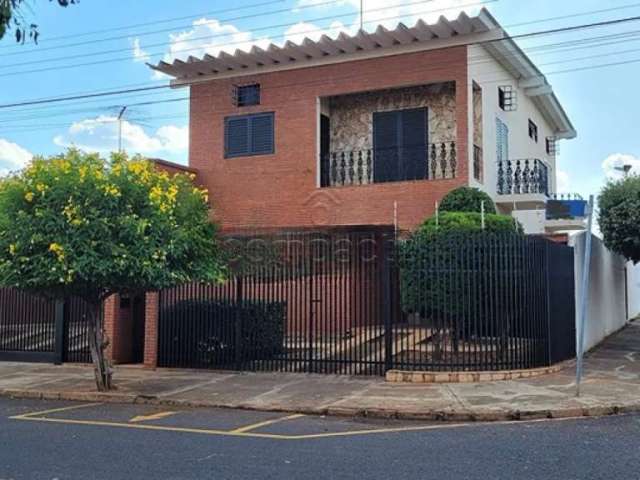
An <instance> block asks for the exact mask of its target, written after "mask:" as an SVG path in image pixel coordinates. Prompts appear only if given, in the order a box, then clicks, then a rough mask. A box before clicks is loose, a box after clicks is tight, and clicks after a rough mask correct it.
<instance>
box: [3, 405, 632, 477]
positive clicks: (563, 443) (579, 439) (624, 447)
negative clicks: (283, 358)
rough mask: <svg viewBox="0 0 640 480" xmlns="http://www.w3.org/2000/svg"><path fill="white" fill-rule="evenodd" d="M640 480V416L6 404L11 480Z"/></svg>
mask: <svg viewBox="0 0 640 480" xmlns="http://www.w3.org/2000/svg"><path fill="white" fill-rule="evenodd" d="M254 478H259V479H272V478H273V479H302V478H315V479H322V478H331V479H339V478H358V479H359V478H363V479H392V478H393V479H412V480H416V479H431V478H434V479H438V480H445V479H474V478H479V479H483V480H489V479H518V480H525V479H536V480H539V479H561V480H570V479H581V480H583V479H601V478H606V479H608V480H613V479H625V480H627V479H640V416H618V417H608V418H600V419H580V420H565V421H543V422H531V423H510V424H505V423H502V424H479V423H473V424H465V425H450V424H422V423H407V422H404V423H402V422H380V421H377V422H373V421H363V420H346V419H336V418H320V417H304V416H290V415H287V414H279V413H263V412H248V411H239V410H204V409H202V410H185V409H182V410H180V409H173V410H172V409H167V408H165V407H150V406H143V405H113V404H112V405H98V404H89V405H87V404H77V403H71V402H44V401H36V400H9V399H0V480H8V479H14V480H18V479H29V480H32V479H33V480H38V479H47V480H51V479H60V480H66V479H82V480H89V479H108V480H118V479H216V480H218V479H254Z"/></svg>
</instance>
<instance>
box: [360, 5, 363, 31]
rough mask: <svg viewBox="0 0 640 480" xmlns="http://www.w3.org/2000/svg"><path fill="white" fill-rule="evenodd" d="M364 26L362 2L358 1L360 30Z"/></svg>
mask: <svg viewBox="0 0 640 480" xmlns="http://www.w3.org/2000/svg"><path fill="white" fill-rule="evenodd" d="M363 26H364V0H360V30H362V28H363Z"/></svg>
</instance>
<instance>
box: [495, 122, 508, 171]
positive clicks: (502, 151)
mask: <svg viewBox="0 0 640 480" xmlns="http://www.w3.org/2000/svg"><path fill="white" fill-rule="evenodd" d="M496 158H497V160H498V161H499V162H502V161H507V160H509V127H507V126H506V125H505V124H504V122H502V121H501V120H500V119H499V118H496Z"/></svg>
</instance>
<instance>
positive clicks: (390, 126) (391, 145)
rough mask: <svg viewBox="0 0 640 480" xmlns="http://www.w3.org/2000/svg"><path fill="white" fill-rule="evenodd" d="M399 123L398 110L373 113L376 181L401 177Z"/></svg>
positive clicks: (394, 179) (390, 180)
mask: <svg viewBox="0 0 640 480" xmlns="http://www.w3.org/2000/svg"><path fill="white" fill-rule="evenodd" d="M399 124H400V112H398V111H395V112H374V114H373V148H374V152H373V181H374V182H376V183H379V182H393V181H396V180H398V179H399V165H398V163H399V162H398V161H399V158H398V156H399V155H398V147H399V146H400V143H401V140H400V135H399V133H400V132H399V130H400V128H399Z"/></svg>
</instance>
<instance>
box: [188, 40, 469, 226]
mask: <svg viewBox="0 0 640 480" xmlns="http://www.w3.org/2000/svg"><path fill="white" fill-rule="evenodd" d="M421 67H423V68H421ZM345 77H346V78H345ZM250 81H257V82H259V83H260V85H261V97H262V98H261V105H259V106H255V107H242V108H238V107H235V106H234V105H233V103H232V88H233V84H234V83H236V82H240V83H245V82H250ZM443 81H455V82H456V107H457V110H456V116H457V135H458V138H457V145H458V149H457V150H458V152H457V153H458V172H457V178H455V179H450V180H433V181H414V182H398V183H387V184H376V185H366V186H357V187H341V188H329V189H326V188H324V189H320V188H318V187H317V178H318V173H317V168H318V165H317V141H318V140H317V129H318V122H319V118H318V116H319V112H318V109H317V102H318V98H319V97H324V96H331V95H338V94H345V93H353V92H359V91H367V90H378V89H383V88H395V87H402V86H410V85H420V84H427V83H435V82H443ZM270 111H273V112H275V152H276V153H275V154H273V155H260V156H253V157H241V158H233V159H225V158H224V139H223V132H224V117H225V116H228V115H236V114H241V113H252V112H270ZM467 111H468V100H467V49H466V47H464V46H463V47H452V48H448V49H443V50H437V51H430V52H419V53H413V54H404V55H397V56H392V57H384V58H376V59H370V60H360V61H358V62H350V63H342V64H334V65H325V66H318V67H310V68H306V69H300V70H292V71H284V72H273V73H266V74H262V75H253V76H251V77H250V78H249V77H247V78H242V79H228V80H227V79H221V80H216V81H213V82H208V83H203V84H198V85H194V86H192V87H191V119H190V154H189V164H190V166H191V167H193V168H195V169H197V170H198V173H199V177H200V179H201V181H202V182H203V184H204V185H206V186H207V187H208V188H209V189H210V198H211V200H212V202H213V208H214V216H215V218H216V219H217V220H218V221H219V222H220V223H221V225H222V227H223V228H234V227H256V228H258V227H269V226H270V227H277V226H292V225H295V226H304V225H326V224H333V225H364V224H369V225H389V224H392V223H393V220H394V202H397V213H398V223H399V225H400V227H401V228H412V227H413V226H415V225H416V224H417V223H419V222H421V221H422V220H423V219H424V218H425V217H427V216H429V215H431V214H432V213H433V210H434V204H435V202H436V201H437V200H439V199H441V198H442V196H444V195H445V194H446V193H447V192H448V191H450V190H451V189H453V188H455V187H457V186H460V185H464V184H466V183H467V179H468V174H467V168H468V165H467V158H468V155H467V143H468V123H467Z"/></svg>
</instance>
